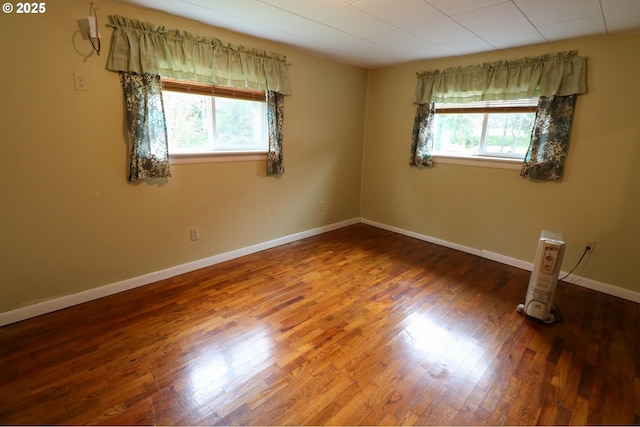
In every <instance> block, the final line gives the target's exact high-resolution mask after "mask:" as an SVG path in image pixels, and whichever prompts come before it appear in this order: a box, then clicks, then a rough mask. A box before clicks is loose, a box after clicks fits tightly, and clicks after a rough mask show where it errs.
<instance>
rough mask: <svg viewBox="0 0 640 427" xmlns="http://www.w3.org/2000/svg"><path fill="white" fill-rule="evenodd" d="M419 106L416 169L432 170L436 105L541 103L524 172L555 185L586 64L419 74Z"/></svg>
mask: <svg viewBox="0 0 640 427" xmlns="http://www.w3.org/2000/svg"><path fill="white" fill-rule="evenodd" d="M417 78H418V83H417V86H416V91H415V97H414V102H415V103H416V104H418V107H417V110H416V117H415V122H414V125H413V134H412V141H411V162H410V164H411V165H412V166H423V167H431V166H433V161H432V159H431V149H432V147H433V115H434V112H433V103H434V102H442V103H466V102H475V101H495V100H500V101H506V100H514V99H523V98H531V97H539V98H540V102H539V104H538V110H537V114H536V121H535V124H534V129H533V131H532V138H531V144H530V146H529V150H528V153H527V156H526V157H525V161H524V163H523V166H522V172H521V175H522V176H524V177H527V178H533V179H544V180H552V181H557V180H559V179H560V177H561V176H562V171H563V167H564V161H565V159H566V156H567V146H568V138H569V131H570V129H571V123H572V119H573V110H574V105H575V98H576V95H577V94H581V93H586V91H587V58H584V57H579V56H577V53H576V52H574V51H571V52H561V53H558V54H554V55H542V56H540V57H537V58H522V59H518V60H513V61H498V62H493V63H489V64H480V65H472V66H467V67H451V68H447V69H445V70H443V71H440V70H434V71H425V72H420V73H417Z"/></svg>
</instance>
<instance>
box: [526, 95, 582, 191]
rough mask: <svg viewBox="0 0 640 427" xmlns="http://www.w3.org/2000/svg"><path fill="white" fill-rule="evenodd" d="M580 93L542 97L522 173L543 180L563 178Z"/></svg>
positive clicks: (530, 177) (527, 176)
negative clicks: (577, 95)
mask: <svg viewBox="0 0 640 427" xmlns="http://www.w3.org/2000/svg"><path fill="white" fill-rule="evenodd" d="M575 105H576V95H568V96H553V97H550V98H549V97H546V96H542V97H540V100H539V101H538V109H537V111H536V121H535V124H534V126H533V130H532V132H531V144H529V149H528V151H527V154H526V156H525V157H524V162H523V163H522V169H521V170H520V175H521V176H522V177H524V178H529V179H535V180H541V181H559V180H560V179H561V178H562V174H563V172H564V163H565V160H566V158H567V151H568V149H569V134H570V132H571V123H572V122H573V112H574V109H575Z"/></svg>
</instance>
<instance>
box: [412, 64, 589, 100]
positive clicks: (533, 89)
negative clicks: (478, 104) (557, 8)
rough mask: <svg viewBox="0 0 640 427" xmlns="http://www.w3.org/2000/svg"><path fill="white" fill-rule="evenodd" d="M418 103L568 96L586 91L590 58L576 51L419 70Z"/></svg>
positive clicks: (416, 98)
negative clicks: (441, 68) (580, 55)
mask: <svg viewBox="0 0 640 427" xmlns="http://www.w3.org/2000/svg"><path fill="white" fill-rule="evenodd" d="M417 76H418V84H417V87H416V93H415V99H414V102H415V103H416V104H429V103H431V102H449V103H461V102H474V101H495V100H511V99H523V98H531V97H536V96H554V95H559V96H567V95H573V94H580V93H585V92H586V91H587V58H584V57H579V56H577V53H576V52H574V51H571V52H561V53H558V54H554V55H542V56H540V57H538V58H523V59H518V60H513V61H498V62H493V63H487V64H480V65H472V66H466V67H451V68H447V69H445V70H443V71H440V70H435V71H425V72H420V73H418V74H417Z"/></svg>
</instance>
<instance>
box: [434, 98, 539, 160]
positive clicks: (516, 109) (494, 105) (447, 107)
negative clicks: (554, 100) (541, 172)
mask: <svg viewBox="0 0 640 427" xmlns="http://www.w3.org/2000/svg"><path fill="white" fill-rule="evenodd" d="M537 102H538V97H534V98H528V99H521V100H512V101H487V102H482V103H480V102H473V103H464V104H459V103H449V104H447V103H435V104H434V111H435V114H436V115H438V114H484V117H483V125H482V130H481V132H482V135H481V140H480V147H479V150H478V151H479V152H478V153H477V154H476V153H474V154H468V153H454V152H446V151H435V150H434V152H433V153H432V157H433V158H434V160H436V161H437V162H440V163H447V164H455V165H470V166H483V167H495V168H506V169H520V166H521V165H522V161H523V159H524V156H525V155H523V156H522V157H515V156H509V155H501V154H499V153H491V152H487V151H485V150H483V149H482V147H486V132H487V122H488V118H489V115H490V114H500V113H535V112H536V111H537Z"/></svg>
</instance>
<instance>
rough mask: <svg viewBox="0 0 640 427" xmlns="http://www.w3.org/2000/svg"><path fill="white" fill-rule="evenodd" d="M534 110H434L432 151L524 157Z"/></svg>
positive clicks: (529, 138) (531, 127) (533, 118)
mask: <svg viewBox="0 0 640 427" xmlns="http://www.w3.org/2000/svg"><path fill="white" fill-rule="evenodd" d="M534 120H535V113H528V112H527V113H460V114H449V113H437V114H436V116H435V129H434V132H435V134H434V151H435V152H440V153H443V154H444V153H455V154H467V155H474V154H475V155H477V154H480V155H483V154H484V155H494V156H495V155H497V156H507V157H524V155H525V154H526V152H527V148H528V147H529V142H530V140H531V130H532V129H533V124H534Z"/></svg>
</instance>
